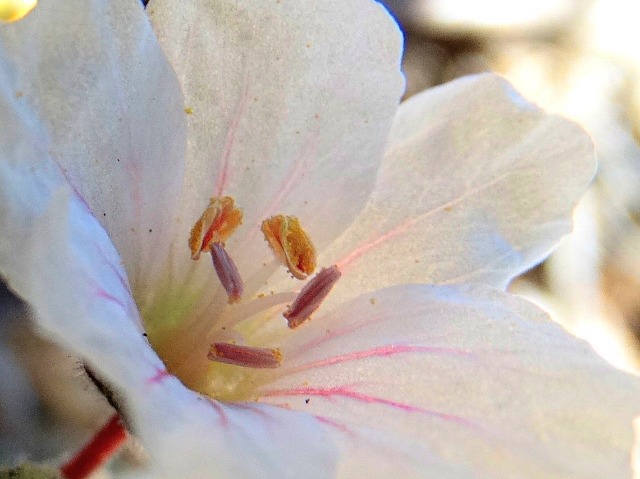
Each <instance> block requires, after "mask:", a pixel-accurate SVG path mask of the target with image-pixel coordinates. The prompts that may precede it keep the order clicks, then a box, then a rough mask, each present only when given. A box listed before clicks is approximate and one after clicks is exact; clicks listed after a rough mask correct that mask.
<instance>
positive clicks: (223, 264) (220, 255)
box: [210, 243, 244, 303]
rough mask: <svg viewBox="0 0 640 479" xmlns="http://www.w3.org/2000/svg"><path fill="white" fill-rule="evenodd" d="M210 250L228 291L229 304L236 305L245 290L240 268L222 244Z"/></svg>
mask: <svg viewBox="0 0 640 479" xmlns="http://www.w3.org/2000/svg"><path fill="white" fill-rule="evenodd" d="M210 248H211V259H213V267H214V268H215V269H216V273H217V274H218V278H219V279H220V282H221V283H222V286H223V287H224V289H225V290H226V291H227V295H228V296H229V303H235V302H236V301H239V300H240V298H241V297H242V292H243V290H244V284H243V283H242V278H241V277H240V273H239V272H238V268H237V267H236V264H235V263H234V262H233V260H232V259H231V256H229V253H227V250H225V249H224V245H223V244H222V243H213V244H212V245H211V247H210Z"/></svg>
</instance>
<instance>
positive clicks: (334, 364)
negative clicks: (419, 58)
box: [0, 0, 640, 479]
mask: <svg viewBox="0 0 640 479" xmlns="http://www.w3.org/2000/svg"><path fill="white" fill-rule="evenodd" d="M148 13H149V15H150V17H151V19H152V23H153V30H152V27H151V25H150V24H149V22H148V20H147V16H146V14H145V13H144V12H143V10H142V8H140V7H139V6H138V5H137V3H136V2H135V1H125V0H121V1H115V2H103V1H98V0H96V1H93V2H69V1H54V0H51V1H48V2H45V1H43V2H42V3H41V5H39V6H38V8H36V10H35V11H34V12H33V13H32V14H30V15H29V16H28V17H27V18H26V19H24V20H23V21H21V22H19V23H16V24H12V25H8V26H3V27H2V28H1V29H0V58H1V62H2V63H1V68H0V89H1V90H0V121H1V122H2V124H1V128H0V152H1V153H0V155H1V157H0V161H1V163H0V271H1V272H2V275H3V276H4V278H5V280H6V281H7V283H8V284H9V285H10V287H11V288H12V289H13V291H15V292H16V294H18V295H19V296H21V297H22V298H24V299H25V300H26V301H27V302H28V303H29V304H30V305H31V307H32V308H33V310H34V312H35V315H36V321H37V325H38V327H39V328H40V329H41V331H42V332H43V333H44V334H47V335H48V336H49V337H51V338H52V339H54V340H56V341H57V342H59V343H60V344H61V345H63V346H65V347H67V348H69V349H70V350H72V351H74V352H75V353H76V354H78V355H79V356H80V357H82V358H83V359H84V360H85V361H86V362H87V364H88V365H89V366H90V368H91V369H92V370H93V371H95V372H96V373H97V374H98V375H99V376H100V378H101V379H102V380H103V381H104V382H105V384H107V385H108V386H109V387H110V388H112V389H113V391H114V393H115V394H116V400H117V402H118V404H119V405H120V407H121V409H122V414H123V416H124V418H125V419H126V420H127V421H128V422H129V423H130V426H131V428H132V430H133V432H134V433H135V434H136V435H137V436H138V437H139V438H140V440H141V441H142V443H143V444H144V446H145V447H146V449H147V451H148V452H149V454H150V458H151V460H150V464H149V471H148V473H149V475H150V476H151V477H172V478H173V477H180V478H194V479H195V478H197V479H203V478H210V477H211V478H214V477H215V478H224V477H229V478H237V477H260V478H270V477H274V478H275V477H277V478H283V477H286V478H288V477H290V478H294V477H295V478H297V477H313V478H315V477H317V478H326V477H334V476H336V477H351V476H353V477H368V478H370V477H383V478H388V477H394V476H398V477H438V478H443V477H455V478H460V477H492V478H494V477H517V478H523V477H545V478H547V477H585V476H589V477H606V478H610V477H623V476H624V475H629V474H630V465H629V453H630V449H631V444H632V429H631V420H632V418H633V416H634V414H635V413H637V411H638V409H639V408H638V406H637V405H636V404H635V401H636V399H637V397H638V393H639V392H640V386H639V383H638V381H635V380H634V379H633V378H631V377H630V376H627V375H624V374H623V373H620V372H617V371H616V370H613V369H612V368H610V367H609V366H608V365H606V364H605V363H604V362H603V361H602V360H601V359H599V357H597V356H596V355H595V354H594V353H593V352H592V351H591V350H590V348H589V347H588V346H587V345H586V344H585V343H583V342H581V341H579V340H576V339H574V338H571V337H570V336H568V335H566V334H565V333H564V331H563V330H561V328H559V327H557V326H556V325H554V324H552V323H550V322H549V321H548V320H547V319H546V317H545V316H544V314H543V313H541V312H540V311H539V310H537V309H536V308H535V307H534V306H532V305H530V304H528V303H526V302H524V301H522V300H520V299H518V298H515V297H512V296H509V295H507V294H506V293H505V292H504V291H503V290H504V287H505V286H506V284H507V283H508V282H509V281H510V279H511V278H512V277H513V276H514V275H517V274H519V273H520V272H522V271H523V270H525V269H527V268H528V267H530V266H531V265H533V264H536V263H537V262H539V261H540V260H541V259H542V258H543V257H544V256H545V255H546V254H547V253H548V252H549V250H550V249H551V248H552V247H553V246H554V245H555V244H556V242H557V241H558V239H559V238H560V236H561V235H563V234H564V233H566V232H567V231H568V230H569V225H570V221H569V217H570V214H571V209H572V206H573V204H574V203H575V201H576V200H577V198H578V197H579V196H580V195H581V194H582V192H583V191H584V189H585V188H586V185H587V184H588V182H589V180H590V178H591V175H592V170H593V158H592V149H591V145H590V142H589V139H588V138H587V136H586V135H585V134H584V133H582V132H581V131H580V129H579V128H577V127H576V126H575V125H573V124H572V123H569V122H567V121H565V120H562V119H560V118H557V117H553V116H548V115H546V114H545V113H543V112H542V111H540V110H539V109H537V108H536V107H534V106H532V105H530V104H528V103H527V102H526V101H525V100H523V99H522V98H521V97H520V96H519V95H518V94H517V93H516V92H514V91H513V90H512V89H511V87H510V86H509V85H508V84H507V83H506V82H505V81H504V80H502V79H500V78H498V77H495V76H492V75H482V76H476V77H469V78H465V79H461V80H458V81H456V82H453V83H450V84H448V85H445V86H442V87H439V88H436V89H433V90H430V91H428V92H425V93H424V94H421V95H418V96H416V97H414V98H412V99H411V100H409V101H407V102H405V103H404V104H402V105H401V106H400V108H399V109H398V108H397V102H398V99H399V97H400V94H401V92H402V87H403V80H402V76H401V74H400V71H399V55H400V46H401V38H400V33H399V32H398V30H397V27H396V26H395V24H394V23H393V22H392V21H391V20H390V18H389V16H388V15H387V14H386V12H385V11H384V10H383V9H382V8H381V6H380V5H378V4H377V3H375V2H371V1H369V0H354V1H350V2H342V1H337V0H326V1H323V2H309V1H308V0H273V1H268V2H267V1H239V0H236V1H230V0H223V1H211V0H207V1H205V0H194V1H191V2H187V1H179V2H178V1H175V2H173V1H166V2H155V3H153V2H152V3H151V4H150V5H149V8H148ZM154 30H155V33H154ZM156 35H157V37H158V38H159V40H160V45H161V46H162V48H163V49H164V54H166V57H167V58H168V60H169V63H170V64H171V67H173V69H174V70H175V74H176V75H174V72H173V71H172V69H171V67H169V63H167V61H166V60H165V56H164V55H163V54H162V53H161V50H160V46H159V45H158V43H157V40H156ZM176 76H177V78H176ZM181 90H182V93H181ZM183 95H184V97H183ZM394 115H395V116H394ZM389 129H391V133H390V135H389V134H388V132H389ZM385 146H386V153H383V152H384V148H385ZM376 171H377V173H376ZM223 195H229V196H232V197H233V198H234V199H235V201H236V203H237V204H238V205H239V206H240V207H241V208H242V209H243V211H244V223H243V225H242V226H240V227H239V228H238V229H237V231H236V232H235V233H234V234H233V235H232V236H231V237H230V238H229V239H228V241H227V242H226V245H225V247H226V250H227V251H228V252H229V255H230V257H231V258H233V259H234V260H235V263H236V264H237V267H238V270H239V271H240V274H241V275H242V278H243V280H244V294H243V299H242V300H241V301H240V302H239V303H236V304H231V305H228V304H227V295H226V293H225V291H224V290H223V289H222V288H221V287H220V283H219V280H218V278H217V276H216V274H215V272H214V269H213V267H212V266H211V264H210V263H209V262H208V261H204V260H203V258H201V259H200V260H199V261H197V262H196V261H193V260H192V259H191V252H190V251H189V249H188V247H187V240H188V239H189V234H190V230H191V228H192V226H193V224H194V222H195V221H196V220H197V219H198V218H199V217H200V215H201V214H202V212H203V211H204V209H205V208H206V206H207V204H208V202H209V198H210V197H211V196H215V197H220V196H223ZM280 213H284V214H287V215H295V216H296V217H298V218H299V219H300V221H301V223H302V225H303V226H304V228H305V229H306V231H307V233H308V234H309V237H310V238H311V240H312V241H313V243H314V244H315V246H316V248H317V250H318V252H319V256H318V264H319V265H321V266H331V265H334V264H337V265H338V267H339V268H340V269H341V270H342V277H341V278H340V280H339V281H338V282H337V283H336V285H335V287H334V289H333V291H332V292H331V293H330V295H329V296H328V298H327V300H326V301H325V302H324V303H323V304H322V305H321V306H320V308H319V310H318V311H317V312H316V313H315V314H314V316H313V319H312V320H311V321H308V322H306V323H305V324H303V325H301V326H300V327H298V328H296V329H294V330H290V329H289V328H287V325H286V321H285V320H284V319H283V318H282V312H283V311H284V309H285V303H287V302H290V301H291V300H292V299H293V298H294V297H295V294H294V293H293V292H294V291H297V290H299V289H300V288H301V284H303V283H300V282H299V281H298V280H296V279H292V278H290V277H289V276H288V275H287V274H286V272H285V268H284V267H283V266H281V265H280V263H278V262H277V261H276V260H275V259H274V256H273V252H272V251H271V249H270V248H269V247H268V246H267V244H266V243H265V242H264V240H263V238H262V235H261V233H260V223H261V221H262V220H264V219H265V218H267V217H270V216H272V215H274V214H280ZM203 256H207V255H203ZM271 291H273V292H274V294H273V295H271V294H270V292H271ZM263 294H264V297H262V295H263ZM143 324H144V330H146V333H148V335H149V340H150V341H151V343H153V345H154V347H155V351H157V353H158V355H159V356H160V357H158V355H156V352H155V351H154V349H152V348H151V346H150V345H149V342H148V341H147V339H146V337H145V336H143ZM231 341H242V342H244V343H245V344H246V345H248V346H252V347H268V348H271V347H277V348H279V350H280V352H281V353H282V363H281V365H280V367H279V368H276V369H272V370H263V369H260V370H256V369H253V368H243V367H240V366H236V365H226V364H220V363H219V362H216V361H210V360H209V359H207V353H208V351H209V348H210V346H211V344H212V343H215V342H223V343H230V342H231ZM160 358H162V360H161V359H160ZM163 361H164V362H163ZM165 365H166V366H165ZM166 367H168V368H169V369H170V371H171V372H173V373H174V374H175V375H176V376H178V377H176V376H174V375H172V374H168V373H167V372H166V369H165V368H166ZM178 378H179V379H180V380H179V379H178ZM181 381H182V382H181ZM183 383H184V384H186V385H188V386H190V387H191V388H193V389H196V390H198V391H200V392H203V393H206V394H209V395H210V396H211V397H207V396H205V395H203V394H198V393H197V392H194V391H193V390H191V389H188V388H187V387H185V386H184V385H183Z"/></svg>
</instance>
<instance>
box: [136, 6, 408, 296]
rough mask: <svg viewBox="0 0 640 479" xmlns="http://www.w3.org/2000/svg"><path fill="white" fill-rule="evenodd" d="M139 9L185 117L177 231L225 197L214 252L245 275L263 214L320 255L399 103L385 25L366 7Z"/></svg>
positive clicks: (262, 252)
mask: <svg viewBox="0 0 640 479" xmlns="http://www.w3.org/2000/svg"><path fill="white" fill-rule="evenodd" d="M147 11H148V12H149V15H150V18H151V20H152V23H153V25H154V29H155V30H156V32H157V33H158V37H159V39H160V42H161V44H162V46H163V48H164V50H165V52H166V53H167V56H168V57H169V59H170V61H171V63H172V65H173V67H174V68H175V69H176V71H177V74H178V77H179V78H180V81H181V83H182V87H183V91H184V95H185V102H186V106H187V108H188V109H189V111H190V112H191V114H190V115H189V117H188V135H189V139H188V169H187V171H186V175H187V180H186V185H187V189H188V190H189V191H190V193H191V194H190V195H189V196H188V197H185V199H184V204H183V208H182V211H183V213H184V215H183V218H184V220H185V222H187V223H189V222H191V221H195V220H196V219H197V218H198V217H199V216H200V214H201V213H202V210H203V209H204V207H205V206H206V205H207V202H208V200H209V197H210V196H212V195H216V196H220V195H222V194H224V195H231V196H233V197H234V198H235V199H236V202H237V204H238V205H239V206H240V207H242V208H243V209H244V225H243V227H242V228H241V229H240V230H239V231H238V233H237V235H236V238H235V240H234V239H233V238H232V239H230V240H229V244H228V245H227V247H228V250H229V253H230V254H231V256H233V257H234V258H236V260H237V262H238V267H239V269H240V271H241V272H243V273H244V274H245V275H246V276H251V274H252V273H253V272H255V271H256V270H259V269H261V268H262V267H263V266H262V263H263V262H271V261H272V260H273V254H272V252H271V251H270V249H269V248H268V246H267V245H266V243H265V242H264V239H263V237H262V234H261V233H260V223H261V222H262V220H264V219H266V218H267V217H269V216H271V215H273V214H279V213H283V214H287V215H294V216H297V217H298V218H299V219H300V221H301V223H302V224H303V225H305V229H306V230H307V232H308V233H309V235H310V237H311V239H312V240H313V242H314V243H315V245H316V247H318V248H321V247H323V246H325V245H326V244H327V243H328V242H329V241H330V240H332V239H333V238H334V237H335V236H336V235H337V234H338V233H339V232H340V231H342V230H343V229H344V228H345V227H346V225H348V224H349V223H350V222H351V220H352V219H353V217H354V216H355V214H356V213H357V212H358V211H359V210H360V209H361V208H362V206H363V205H364V203H365V201H366V198H367V196H368V193H369V192H370V190H371V187H372V186H373V182H374V177H375V171H376V169H377V167H378V164H379V162H380V160H381V158H382V154H383V151H384V145H385V140H386V137H387V134H388V131H389V128H390V125H391V120H392V118H393V115H394V113H395V111H396V108H397V104H398V100H399V98H400V95H401V93H402V89H403V85H404V81H403V77H402V75H401V73H400V69H399V59H400V50H401V42H402V40H401V35H400V32H399V30H398V27H397V26H396V24H395V22H394V21H393V20H392V19H391V17H390V16H389V14H388V13H387V12H386V11H385V10H384V9H383V8H382V7H381V5H380V4H378V3H376V2H372V1H369V0H356V1H351V2H346V3H345V2H342V1H339V0H330V1H323V2H308V1H306V0H295V1H287V2H276V1H273V2H243V1H236V0H222V1H215V2H211V1H208V0H190V1H182V0H180V1H175V0H166V1H164V0H158V1H152V2H150V3H149V5H148V8H147ZM184 226H185V231H186V233H185V238H186V237H187V235H188V228H190V226H191V224H185V225H184ZM177 248H181V249H179V250H178V251H179V252H180V253H182V249H184V245H183V244H182V242H180V243H177ZM199 266H200V265H199ZM179 267H180V266H179V265H177V266H176V269H178V268H179ZM255 283H256V284H260V283H262V281H256V282H255ZM249 286H250V285H249Z"/></svg>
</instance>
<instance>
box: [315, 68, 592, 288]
mask: <svg viewBox="0 0 640 479" xmlns="http://www.w3.org/2000/svg"><path fill="white" fill-rule="evenodd" d="M593 170H594V159H593V151H592V146H591V142H590V140H589V137H588V136H587V135H586V133H584V132H583V131H582V130H581V129H580V128H579V127H578V126H576V125H575V124H573V123H571V122H568V121H566V120H563V119H561V118H559V117H556V116H551V115H547V114H545V113H544V112H543V111H541V110H539V109H538V108H537V107H535V106H534V105H531V104H529V103H527V102H526V101H525V100H524V99H523V98H522V97H520V96H519V95H518V94H517V93H516V92H515V91H514V90H513V89H512V87H511V86H510V85H509V84H508V83H507V82H506V81H505V80H503V79H502V78H500V77H498V76H495V75H490V74H485V75H479V76H473V77H466V78H463V79H459V80H456V81H454V82H451V83H449V84H446V85H444V86H441V87H437V88H434V89H431V90H428V91H426V92H424V93H422V94H420V95H417V96H415V97H413V98H411V99H409V100H408V101H407V102H405V103H403V104H402V105H401V107H400V110H399V113H398V115H397V117H396V119H395V122H394V125H393V129H392V132H391V138H390V143H389V147H388V150H387V154H386V156H385V160H384V163H383V165H382V167H381V170H380V173H379V175H378V179H377V182H376V187H375V190H374V192H373V194H372V197H371V199H370V201H369V203H368V204H367V206H366V208H365V209H364V210H363V212H362V213H361V214H360V215H359V216H358V218H357V220H356V221H355V223H354V224H353V225H352V226H351V227H350V228H349V229H348V230H347V231H346V232H345V233H344V234H343V235H342V236H341V237H340V238H339V240H338V242H337V243H336V244H335V245H333V246H332V248H331V249H330V251H328V252H326V253H325V254H324V255H322V256H321V258H320V260H319V263H320V264H323V263H325V264H328V263H332V262H335V261H338V264H339V265H343V269H344V273H345V276H344V280H345V281H344V283H343V286H344V285H346V284H347V277H348V285H349V288H350V290H351V291H366V290H373V289H375V288H378V287H383V286H388V285H393V284H400V283H406V282H428V283H462V282H485V283H489V284H492V285H496V286H499V287H504V286H505V285H506V284H507V282H508V281H509V280H510V279H511V278H512V277H513V276H515V275H517V274H519V273H521V272H522V271H524V270H526V269H527V268H529V267H531V266H532V265H534V264H536V263H538V262H539V261H541V260H542V259H543V258H544V257H545V256H546V255H547V254H548V253H549V251H550V250H551V248H552V247H553V246H555V244H556V243H557V242H558V240H559V239H560V237H561V236H562V235H563V234H565V233H567V232H568V231H569V228H570V218H571V212H572V209H573V206H574V205H575V203H576V202H577V200H578V198H579V197H580V196H581V195H582V194H583V193H584V191H585V189H586V187H587V185H588V183H589V181H590V179H591V177H592V175H593Z"/></svg>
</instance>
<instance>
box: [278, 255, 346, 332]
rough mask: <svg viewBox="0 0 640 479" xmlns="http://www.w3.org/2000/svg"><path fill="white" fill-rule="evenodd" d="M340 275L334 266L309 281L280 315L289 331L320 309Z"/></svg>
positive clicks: (322, 270) (323, 269) (323, 270)
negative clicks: (285, 321) (285, 320)
mask: <svg viewBox="0 0 640 479" xmlns="http://www.w3.org/2000/svg"><path fill="white" fill-rule="evenodd" d="M341 275H342V273H341V272H340V270H339V269H338V267H337V266H336V265H333V266H331V267H329V268H322V269H321V270H320V272H319V273H318V274H317V275H315V276H314V277H313V279H312V280H311V281H309V282H308V283H307V284H306V285H305V286H304V288H302V290H301V291H300V294H298V296H297V297H296V299H295V300H294V301H293V304H292V305H291V306H289V308H288V309H287V310H286V311H285V312H284V313H283V314H282V315H283V316H284V317H285V318H286V319H287V322H288V325H289V327H290V328H291V329H295V328H297V327H298V326H300V325H301V324H302V323H304V322H305V321H306V320H307V319H309V318H310V317H311V315H312V314H313V313H314V312H315V311H316V309H318V308H319V307H320V304H321V303H322V301H324V299H325V298H326V297H327V295H328V294H329V292H330V291H331V288H333V285H334V284H336V282H337V281H338V279H340V276H341Z"/></svg>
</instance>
